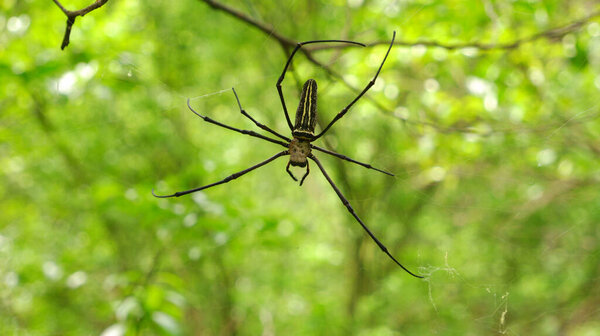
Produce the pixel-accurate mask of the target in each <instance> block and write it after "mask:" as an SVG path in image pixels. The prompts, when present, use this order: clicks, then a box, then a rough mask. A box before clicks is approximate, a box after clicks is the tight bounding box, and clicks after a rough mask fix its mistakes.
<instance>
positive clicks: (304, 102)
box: [292, 79, 317, 140]
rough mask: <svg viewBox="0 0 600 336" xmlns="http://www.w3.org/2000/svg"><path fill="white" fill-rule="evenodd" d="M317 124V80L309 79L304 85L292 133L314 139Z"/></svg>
mask: <svg viewBox="0 0 600 336" xmlns="http://www.w3.org/2000/svg"><path fill="white" fill-rule="evenodd" d="M316 124H317V82H316V81H315V80H314V79H309V80H307V81H306V83H304V87H302V93H301V94H300V104H299V105H298V110H297V111H296V124H295V125H294V130H293V131H292V135H293V136H294V137H297V138H299V139H306V140H312V139H313V137H314V136H315V126H316Z"/></svg>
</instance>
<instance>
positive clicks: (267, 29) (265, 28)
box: [201, 0, 297, 47]
mask: <svg viewBox="0 0 600 336" xmlns="http://www.w3.org/2000/svg"><path fill="white" fill-rule="evenodd" d="M201 1H204V2H205V3H207V4H208V5H209V6H211V7H212V8H215V9H218V10H222V11H224V12H226V13H228V14H230V15H232V16H235V17H236V18H238V19H240V20H242V21H244V22H246V23H248V24H249V25H251V26H254V27H256V28H258V29H259V30H261V31H262V32H263V33H265V34H267V35H269V36H270V37H272V38H274V39H275V40H277V41H278V42H279V43H280V44H281V45H282V46H288V47H292V46H296V44H297V42H295V41H294V40H292V39H290V38H287V37H285V36H283V35H281V34H279V33H278V32H276V31H275V29H274V28H273V27H271V26H269V25H267V24H265V23H262V22H259V21H256V20H254V19H253V18H251V17H249V16H247V15H246V14H244V13H242V12H240V11H238V10H237V9H235V8H232V7H229V6H227V5H224V4H222V3H220V2H218V1H213V0H201Z"/></svg>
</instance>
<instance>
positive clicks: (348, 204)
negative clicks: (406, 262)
mask: <svg viewBox="0 0 600 336" xmlns="http://www.w3.org/2000/svg"><path fill="white" fill-rule="evenodd" d="M309 158H310V159H311V160H313V161H315V163H316V164H317V166H319V169H320V170H321V172H322V173H323V176H325V179H327V182H329V184H330V185H331V187H332V188H333V190H334V191H335V193H336V194H337V195H338V197H339V198H340V200H341V201H342V203H343V204H344V206H345V207H346V209H348V212H350V214H351V215H352V216H353V217H354V218H355V219H356V220H357V221H358V223H359V224H360V225H361V226H362V227H363V229H365V231H366V232H367V234H368V235H369V236H370V237H371V239H373V241H374V242H375V243H376V244H377V245H378V246H379V248H380V249H381V250H382V251H383V252H384V253H385V254H387V255H388V257H390V258H391V259H392V260H393V261H394V262H395V263H396V264H397V265H398V266H400V267H402V269H403V270H405V271H406V272H407V273H408V274H410V275H412V276H414V277H416V278H423V277H422V276H420V275H416V274H414V273H413V272H411V271H409V270H408V269H407V268H406V267H404V266H402V264H401V263H399V262H398V260H396V258H394V257H393V256H392V255H391V254H390V252H389V251H388V249H387V248H386V247H385V245H383V244H382V243H381V242H380V241H379V240H378V239H377V238H376V237H375V235H373V233H372V232H371V230H369V228H368V227H367V226H366V225H365V223H363V221H362V220H361V219H360V218H359V217H358V215H357V214H356V212H354V209H353V208H352V206H351V205H350V202H348V200H347V199H346V197H344V195H343V194H342V192H341V191H340V189H339V188H338V187H337V186H336V185H335V183H334V182H333V180H332V179H331V177H329V175H328V174H327V172H326V171H325V168H323V165H321V162H320V161H319V160H318V159H317V158H316V157H315V156H314V155H312V154H310V155H309Z"/></svg>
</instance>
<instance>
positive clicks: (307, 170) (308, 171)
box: [300, 160, 310, 185]
mask: <svg viewBox="0 0 600 336" xmlns="http://www.w3.org/2000/svg"><path fill="white" fill-rule="evenodd" d="M308 174H310V168H309V164H308V160H307V161H306V173H304V176H302V179H301V180H300V185H302V183H304V179H305V178H306V177H307V176H308Z"/></svg>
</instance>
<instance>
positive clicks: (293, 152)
mask: <svg viewBox="0 0 600 336" xmlns="http://www.w3.org/2000/svg"><path fill="white" fill-rule="evenodd" d="M289 153H290V164H291V165H292V166H296V167H306V164H307V162H308V160H307V157H308V156H309V155H310V142H308V141H303V140H300V139H298V138H294V139H292V142H290V146H289Z"/></svg>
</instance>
